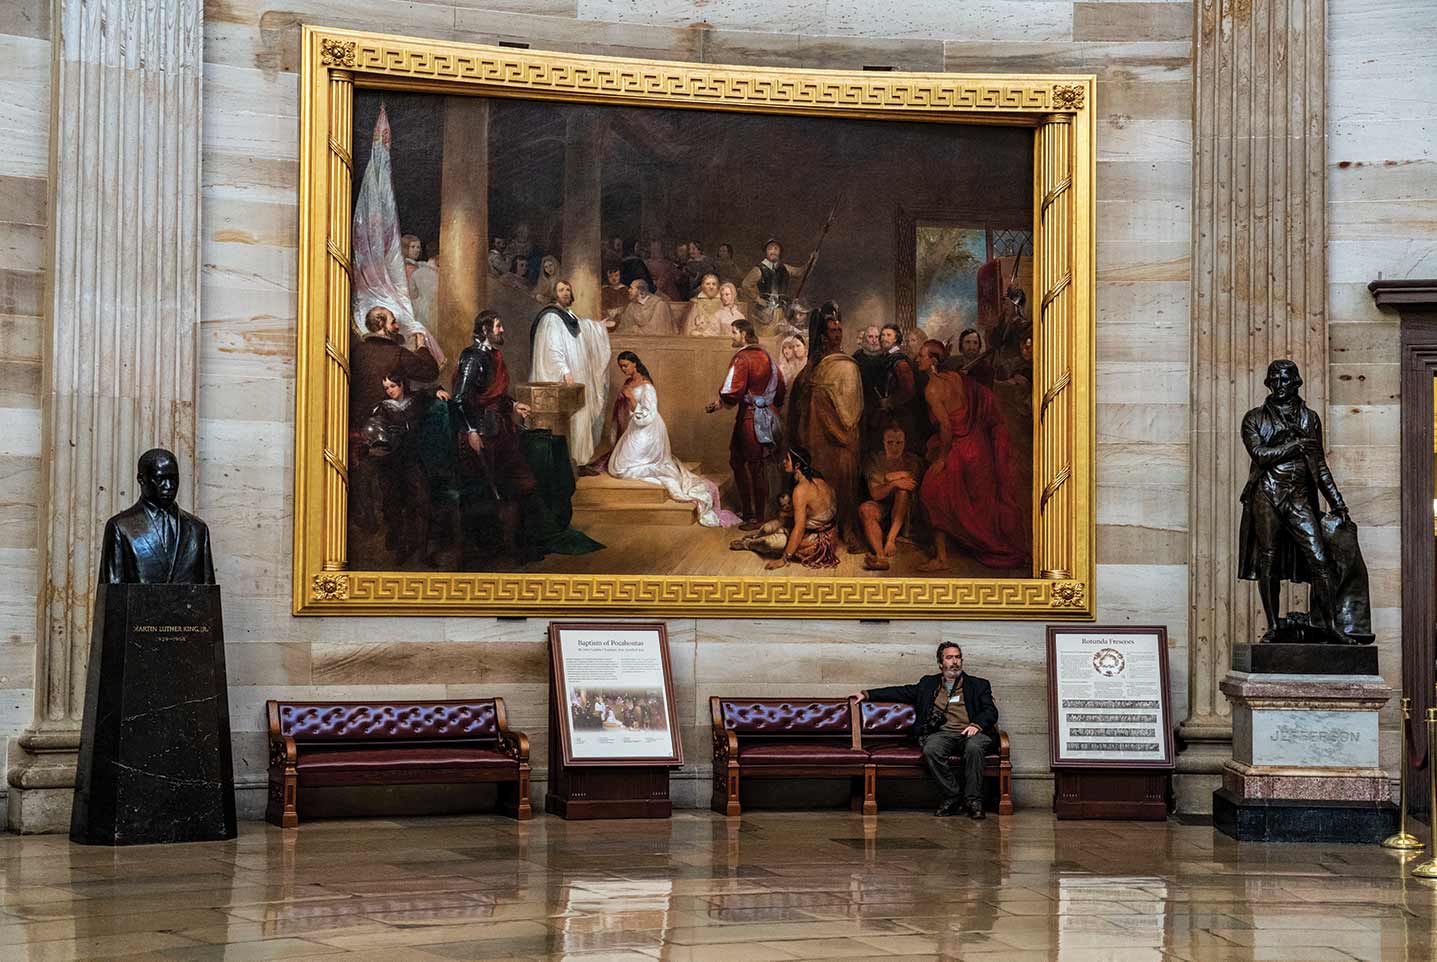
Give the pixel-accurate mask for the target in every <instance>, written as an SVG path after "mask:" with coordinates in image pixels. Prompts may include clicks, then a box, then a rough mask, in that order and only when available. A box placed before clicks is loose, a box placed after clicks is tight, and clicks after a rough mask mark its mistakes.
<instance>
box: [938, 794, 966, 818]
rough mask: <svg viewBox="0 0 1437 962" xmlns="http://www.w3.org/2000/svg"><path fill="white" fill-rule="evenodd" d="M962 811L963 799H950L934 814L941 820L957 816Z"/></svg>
mask: <svg viewBox="0 0 1437 962" xmlns="http://www.w3.org/2000/svg"><path fill="white" fill-rule="evenodd" d="M961 811H963V799H961V798H950V799H948V801H946V802H944V803H943V804H942V805H939V806H938V811H936V812H934V813H933V814H934V815H937V816H938V817H939V818H946V817H947V816H949V815H957V814H958V813H959V812H961Z"/></svg>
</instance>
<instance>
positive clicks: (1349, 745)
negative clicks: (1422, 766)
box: [1232, 709, 1377, 768]
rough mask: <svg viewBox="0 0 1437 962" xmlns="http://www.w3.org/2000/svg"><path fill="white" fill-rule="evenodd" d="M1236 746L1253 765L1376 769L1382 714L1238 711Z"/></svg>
mask: <svg viewBox="0 0 1437 962" xmlns="http://www.w3.org/2000/svg"><path fill="white" fill-rule="evenodd" d="M1244 716H1247V717H1244ZM1249 731H1250V735H1249ZM1232 747H1233V757H1234V758H1236V759H1237V760H1238V761H1241V762H1247V763H1248V764H1250V765H1270V766H1292V767H1295V768H1336V767H1345V768H1376V767H1377V712H1375V711H1308V710H1306V709H1290V710H1273V711H1267V710H1262V711H1257V710H1252V711H1248V710H1243V709H1235V710H1234V711H1233V746H1232ZM1244 749H1246V750H1247V752H1248V753H1247V754H1246V755H1245V756H1244V754H1243V750H1244Z"/></svg>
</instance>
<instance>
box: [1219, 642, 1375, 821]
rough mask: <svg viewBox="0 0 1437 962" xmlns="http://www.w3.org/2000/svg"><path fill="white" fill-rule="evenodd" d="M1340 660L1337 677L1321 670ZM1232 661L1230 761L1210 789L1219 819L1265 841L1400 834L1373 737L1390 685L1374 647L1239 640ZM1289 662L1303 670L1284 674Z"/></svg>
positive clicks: (1227, 684) (1228, 682)
mask: <svg viewBox="0 0 1437 962" xmlns="http://www.w3.org/2000/svg"><path fill="white" fill-rule="evenodd" d="M1283 649H1287V650H1283ZM1308 649H1316V650H1308ZM1325 654H1326V655H1328V656H1334V655H1335V656H1336V657H1335V658H1333V657H1324V655H1325ZM1334 660H1340V664H1339V665H1338V666H1337V670H1338V671H1340V672H1341V673H1336V672H1334V671H1332V670H1327V671H1324V670H1323V667H1324V665H1325V664H1326V665H1331V663H1332V662H1333V661H1334ZM1233 666H1234V670H1233V671H1232V672H1230V673H1229V674H1228V676H1227V677H1226V678H1225V679H1224V680H1223V682H1222V686H1221V688H1222V693H1223V694H1224V695H1226V696H1227V698H1228V701H1229V702H1231V703H1232V735H1233V738H1232V758H1231V759H1230V760H1229V761H1227V762H1226V763H1225V764H1224V765H1223V772H1222V788H1220V789H1218V790H1217V791H1216V792H1214V793H1213V825H1214V826H1215V827H1216V828H1217V829H1218V830H1219V831H1221V832H1223V833H1224V834H1226V835H1230V836H1232V837H1233V838H1236V839H1238V840H1239V841H1261V842H1370V843H1373V844H1376V843H1378V842H1381V841H1382V840H1383V839H1384V838H1386V837H1387V836H1388V835H1390V834H1392V832H1394V831H1396V826H1397V807H1396V806H1395V805H1393V804H1392V798H1391V789H1390V787H1389V784H1388V779H1387V774H1386V773H1385V772H1384V771H1383V770H1382V768H1381V766H1380V763H1379V760H1378V734H1377V715H1378V712H1379V711H1380V710H1381V708H1382V706H1383V705H1385V704H1386V703H1387V701H1388V700H1389V699H1390V698H1391V697H1392V689H1391V688H1389V687H1388V686H1387V683H1386V682H1384V681H1383V680H1382V677H1381V676H1380V675H1378V674H1377V650H1376V648H1375V647H1373V646H1362V647H1360V648H1353V647H1347V648H1344V649H1342V650H1341V651H1337V652H1334V650H1333V648H1331V647H1328V646H1325V645H1238V646H1237V649H1236V650H1235V651H1234V652H1233ZM1246 668H1254V669H1256V668H1261V669H1265V670H1240V669H1246ZM1290 668H1298V669H1301V670H1299V671H1285V670H1281V669H1290Z"/></svg>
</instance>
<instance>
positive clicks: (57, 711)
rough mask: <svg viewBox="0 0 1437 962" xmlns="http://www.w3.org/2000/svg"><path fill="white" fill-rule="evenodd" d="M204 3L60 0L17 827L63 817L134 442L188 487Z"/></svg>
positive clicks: (14, 779)
mask: <svg viewBox="0 0 1437 962" xmlns="http://www.w3.org/2000/svg"><path fill="white" fill-rule="evenodd" d="M202 11H203V3H202V2H201V0H166V2H164V3H154V2H152V0H57V2H56V3H55V17H56V30H55V32H54V36H55V38H56V39H55V41H54V42H53V43H52V44H51V55H52V57H53V58H54V70H53V73H52V76H53V78H54V79H53V87H52V92H51V96H52V98H53V100H54V111H53V118H54V119H53V126H52V128H51V135H50V152H51V164H52V170H53V174H52V176H51V179H50V211H51V270H50V274H49V285H50V290H49V305H48V309H47V311H46V314H47V315H48V317H49V318H50V322H49V323H50V329H49V337H48V339H47V345H46V351H45V354H44V364H45V384H46V387H47V393H46V396H45V398H44V404H45V419H44V422H45V435H44V450H43V460H44V463H45V480H44V488H43V490H44V497H45V502H44V505H43V509H42V511H41V513H40V516H41V517H42V518H43V519H45V520H44V522H43V524H42V526H41V529H40V540H41V546H42V547H41V558H42V560H41V566H42V570H41V573H40V583H41V590H40V592H39V598H40V601H39V605H40V607H39V612H38V621H39V631H38V644H37V645H36V657H35V661H36V666H35V719H34V722H33V723H32V724H31V726H30V728H29V729H27V730H26V731H25V732H24V733H23V734H22V735H21V736H19V737H18V738H16V739H14V740H12V742H11V745H10V766H11V767H10V770H9V772H8V773H7V775H8V781H9V784H10V786H11V790H10V793H9V823H10V828H11V830H12V831H22V832H36V831H58V830H68V828H69V808H70V804H69V798H70V788H71V786H73V785H74V765H75V750H76V748H77V747H78V746H79V742H80V714H81V711H82V709H83V706H84V697H85V673H86V668H87V665H88V660H89V648H90V615H91V605H92V601H93V597H94V590H95V581H96V572H97V571H98V568H99V564H98V549H99V542H100V537H101V534H102V531H103V526H104V522H105V519H106V518H107V517H109V516H110V515H112V514H114V513H115V512H117V511H118V510H120V509H121V508H124V507H128V506H129V504H130V503H131V502H132V501H133V500H134V499H135V498H136V496H137V492H136V489H135V481H134V479H135V462H136V459H137V458H138V456H139V455H140V454H141V453H142V452H143V451H145V450H146V449H147V448H151V447H157V446H163V447H167V448H169V449H170V450H172V451H174V452H175V453H176V454H177V455H179V458H180V462H181V476H182V477H184V478H186V479H187V481H186V484H187V486H188V487H187V490H185V491H182V492H181V499H182V501H184V502H185V503H186V504H187V505H193V503H194V492H195V491H196V489H197V484H196V472H195V433H196V423H195V395H196V389H197V388H196V384H197V382H196V356H197V350H198V344H197V335H198V331H199V277H200V273H199V268H200V261H199V250H200V232H199V185H200V77H201V33H202V31H201V27H202V22H203V16H202ZM120 172H123V176H120Z"/></svg>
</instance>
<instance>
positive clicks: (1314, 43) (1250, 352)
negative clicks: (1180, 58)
mask: <svg viewBox="0 0 1437 962" xmlns="http://www.w3.org/2000/svg"><path fill="white" fill-rule="evenodd" d="M1262 9H1263V14H1262V16H1261V17H1254V16H1253V10H1254V8H1253V7H1252V5H1251V4H1248V3H1245V2H1240V3H1223V2H1220V0H1200V2H1199V5H1198V7H1197V9H1196V11H1195V21H1196V23H1195V25H1196V28H1197V29H1196V33H1197V35H1196V37H1195V38H1194V41H1193V73H1194V104H1195V106H1194V116H1193V127H1194V130H1193V211H1194V236H1193V254H1192V312H1193V313H1192V332H1191V337H1192V384H1191V397H1192V421H1191V423H1192V436H1191V441H1192V480H1191V486H1190V489H1191V492H1192V494H1191V498H1192V501H1191V505H1190V512H1189V532H1190V533H1189V538H1190V544H1191V551H1190V559H1189V560H1190V567H1189V571H1190V574H1189V578H1190V594H1189V601H1190V605H1191V616H1190V622H1189V633H1188V638H1189V643H1188V653H1189V655H1188V665H1189V686H1190V687H1189V714H1188V718H1187V719H1186V720H1185V721H1184V722H1183V723H1182V726H1181V728H1180V732H1181V735H1182V738H1183V740H1184V742H1185V743H1186V747H1185V749H1184V756H1180V758H1179V761H1178V769H1179V771H1180V772H1193V773H1205V774H1209V775H1214V777H1215V773H1216V771H1217V767H1215V766H1220V762H1221V761H1222V760H1223V759H1225V758H1226V757H1228V755H1229V746H1230V743H1231V737H1232V736H1231V731H1232V719H1231V709H1230V708H1229V706H1228V703H1227V699H1226V698H1225V697H1223V695H1222V693H1221V691H1220V690H1219V688H1218V685H1219V684H1220V683H1221V681H1222V679H1223V677H1224V676H1225V675H1226V674H1227V671H1228V666H1229V664H1230V662H1231V657H1232V646H1233V645H1234V644H1237V643H1241V642H1250V641H1256V640H1257V638H1258V637H1259V636H1260V635H1261V633H1262V629H1263V626H1264V622H1263V617H1262V612H1261V609H1260V607H1259V606H1258V603H1257V593H1256V591H1255V590H1253V588H1252V587H1251V586H1250V585H1248V584H1247V583H1245V582H1239V581H1238V580H1237V571H1236V566H1235V562H1234V559H1235V557H1236V544H1237V530H1238V520H1239V517H1240V508H1241V506H1240V505H1239V503H1238V496H1239V494H1240V493H1241V491H1242V487H1243V483H1244V482H1245V481H1246V478H1247V472H1248V457H1247V454H1246V452H1245V451H1244V450H1243V447H1242V443H1241V439H1240V437H1239V426H1240V422H1241V419H1242V416H1243V414H1244V413H1245V412H1246V411H1247V410H1248V409H1250V408H1252V407H1255V406H1257V405H1259V404H1261V403H1262V399H1263V397H1264V396H1265V394H1266V391H1265V389H1264V388H1263V386H1262V380H1263V376H1264V373H1265V371H1266V367H1267V364H1268V362H1269V361H1271V360H1272V359H1274V358H1279V357H1286V358H1291V359H1292V360H1294V361H1296V362H1297V363H1298V365H1299V366H1300V367H1301V369H1302V376H1303V379H1304V381H1305V384H1304V386H1303V394H1304V396H1305V397H1306V399H1307V403H1308V405H1309V406H1310V407H1311V408H1313V410H1316V411H1319V412H1321V411H1325V410H1326V404H1327V314H1326V297H1327V260H1326V169H1325V165H1326V146H1325V133H1326V99H1325V98H1326V93H1325V81H1326V65H1325V57H1324V45H1325V39H1324V38H1325V35H1326V34H1325V30H1326V2H1325V0H1298V2H1296V3H1292V4H1287V5H1278V6H1274V7H1268V8H1262ZM1279 38H1280V42H1279ZM1199 756H1202V757H1201V758H1200V757H1199ZM1180 804H1182V800H1181V799H1180Z"/></svg>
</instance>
